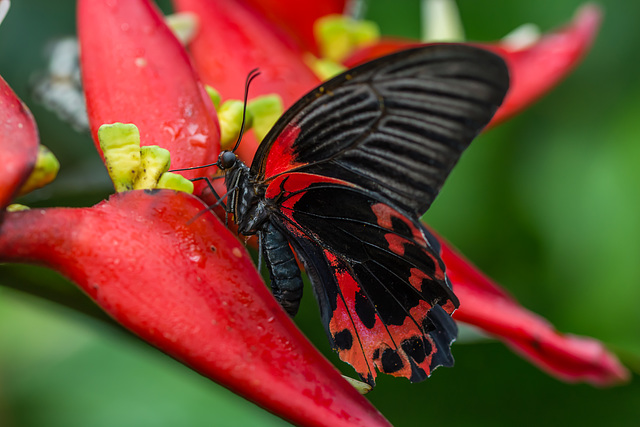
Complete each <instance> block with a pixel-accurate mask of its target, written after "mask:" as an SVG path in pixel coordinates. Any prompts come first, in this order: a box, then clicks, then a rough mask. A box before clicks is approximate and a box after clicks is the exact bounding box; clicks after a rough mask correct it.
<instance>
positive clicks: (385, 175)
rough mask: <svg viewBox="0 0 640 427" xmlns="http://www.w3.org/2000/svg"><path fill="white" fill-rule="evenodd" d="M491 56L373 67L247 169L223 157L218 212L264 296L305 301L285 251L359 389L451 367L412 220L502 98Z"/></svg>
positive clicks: (447, 313) (447, 323) (446, 48)
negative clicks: (255, 265) (255, 245)
mask: <svg viewBox="0 0 640 427" xmlns="http://www.w3.org/2000/svg"><path fill="white" fill-rule="evenodd" d="M508 81H509V77H508V71H507V68H506V66H505V64H504V62H503V61H502V60H501V59H500V58H499V57H497V56H496V55H494V54H492V53H489V52H486V51H484V50H481V49H478V48H474V47H469V46H464V45H446V44H443V45H432V46H426V47H420V48H416V49H411V50H407V51H403V52H398V53H395V54H392V55H389V56H385V57H383V58H379V59H376V60H374V61H371V62H369V63H366V64H364V65H361V66H359V67H356V68H354V69H351V70H349V71H346V72H345V73H343V74H341V75H339V76H337V77H335V78H333V79H331V80H329V81H328V82H326V83H324V84H322V85H321V86H319V87H318V88H316V89H314V90H313V91H311V92H310V93H308V94H307V95H305V96H304V97H303V98H302V99H300V100H299V101H298V102H297V103H296V104H295V105H294V106H293V107H291V108H290V109H289V110H288V111H287V112H286V113H285V114H284V115H283V116H282V118H281V119H280V120H279V121H278V122H277V123H276V124H275V126H274V127H273V129H272V130H271V131H270V133H269V134H268V135H267V136H266V138H265V140H264V141H263V142H262V144H261V145H260V148H259V149H258V152H257V153H256V156H255V159H254V161H253V163H252V165H251V168H248V167H247V166H246V165H245V164H244V163H242V162H241V161H240V160H239V159H238V158H237V157H236V155H235V154H234V153H233V152H232V151H224V152H222V153H221V154H220V157H219V159H218V162H217V165H218V166H219V167H220V169H222V170H224V171H225V173H226V175H225V182H226V185H227V188H228V189H229V190H230V192H229V193H228V194H229V198H228V203H227V211H228V212H229V213H232V214H234V216H235V221H236V223H237V225H238V230H239V232H240V233H242V234H244V235H251V234H256V233H257V234H258V236H259V237H260V240H261V247H262V251H263V254H264V257H265V259H266V263H267V266H268V268H269V272H270V275H271V287H272V290H273V294H274V296H275V297H276V299H277V300H278V301H279V302H280V304H281V305H282V306H283V307H284V308H285V309H286V310H287V312H288V313H289V314H290V315H292V316H293V315H295V314H296V312H297V310H298V305H299V303H300V298H301V297H302V280H301V278H300V271H299V269H298V266H297V263H296V260H295V258H294V255H293V252H292V250H291V248H293V250H294V251H295V252H296V254H297V255H298V257H299V258H300V260H301V261H302V263H303V264H304V266H305V269H306V271H307V273H308V275H309V278H310V279H311V283H312V284H313V289H314V291H315V295H316V298H317V300H318V303H319V304H320V311H321V314H322V321H323V323H324V326H325V329H326V331H327V334H328V335H329V341H330V342H331V344H332V346H333V348H335V349H336V350H337V351H338V353H339V355H340V358H341V359H342V360H344V361H346V362H349V363H350V364H351V365H353V367H354V368H355V369H356V371H357V372H358V374H360V376H361V377H362V379H363V380H364V381H366V382H367V383H369V384H371V385H373V384H374V380H375V377H376V368H377V369H378V370H379V371H381V372H385V373H388V374H392V375H395V376H405V377H407V378H409V379H410V380H411V381H413V382H415V381H421V380H424V379H425V378H427V377H428V376H429V375H430V373H431V371H432V370H433V369H434V368H436V367H437V366H440V365H443V366H451V365H453V357H452V356H451V351H450V348H449V347H450V345H451V343H452V342H453V341H454V340H455V338H456V335H457V327H456V324H455V322H454V321H453V320H452V319H451V314H452V313H453V311H454V310H455V309H456V308H457V307H458V305H459V302H458V299H457V298H456V296H455V295H454V293H453V291H452V289H451V283H450V282H449V280H448V278H447V276H446V274H445V266H444V264H443V263H442V260H441V259H440V257H439V251H440V248H439V245H438V242H437V241H436V239H435V238H434V237H433V236H432V235H431V234H430V233H429V232H428V231H427V230H426V229H425V228H424V226H422V225H421V223H420V221H419V217H420V216H421V215H422V214H423V213H424V212H425V211H426V210H427V209H428V208H429V206H430V205H431V203H432V202H433V200H434V198H435V197H436V195H437V194H438V192H439V190H440V187H441V186H442V184H443V182H444V180H445V178H446V177H447V176H448V175H449V172H450V171H451V169H452V168H453V166H454V165H455V164H456V162H457V161H458V158H459V157H460V154H461V153H462V151H463V150H464V149H465V148H466V147H467V146H468V145H469V143H470V142H471V140H472V139H473V138H474V137H475V136H476V135H477V134H478V133H479V132H480V130H481V129H482V128H483V127H484V126H485V125H486V124H487V123H488V122H489V120H490V119H491V117H492V116H493V113H494V112H495V110H496V109H497V107H498V106H499V105H500V103H501V102H502V100H503V98H504V96H505V93H506V91H507V88H508Z"/></svg>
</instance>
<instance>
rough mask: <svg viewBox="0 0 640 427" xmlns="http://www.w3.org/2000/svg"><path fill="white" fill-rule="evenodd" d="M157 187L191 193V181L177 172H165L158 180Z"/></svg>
mask: <svg viewBox="0 0 640 427" xmlns="http://www.w3.org/2000/svg"><path fill="white" fill-rule="evenodd" d="M157 188H166V189H169V190H177V191H184V192H185V193H190V194H192V193H193V182H191V181H189V180H188V179H187V178H185V177H183V176H182V175H178V174H177V173H172V172H165V173H163V174H162V175H161V176H160V179H159V180H158V185H157Z"/></svg>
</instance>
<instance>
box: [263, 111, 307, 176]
mask: <svg viewBox="0 0 640 427" xmlns="http://www.w3.org/2000/svg"><path fill="white" fill-rule="evenodd" d="M299 133H300V128H299V127H297V126H296V125H294V124H291V123H290V124H288V125H287V126H286V127H285V128H284V130H283V131H282V133H280V135H278V138H276V140H275V141H273V144H272V145H271V149H270V150H269V154H268V156H267V159H266V163H265V177H267V178H268V177H270V176H274V175H277V174H279V173H283V172H286V171H288V170H289V169H291V168H292V167H295V166H298V165H299V164H296V163H294V158H293V150H292V148H291V147H292V146H293V143H294V141H295V140H296V138H297V137H298V134H299Z"/></svg>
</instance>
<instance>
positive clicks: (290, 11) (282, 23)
mask: <svg viewBox="0 0 640 427" xmlns="http://www.w3.org/2000/svg"><path fill="white" fill-rule="evenodd" d="M245 2H246V3H248V4H249V5H251V7H253V8H254V9H256V10H257V11H259V12H260V13H262V14H263V15H264V16H265V17H267V18H268V19H269V20H270V21H271V22H273V23H274V24H276V25H278V26H279V27H280V28H282V29H284V30H285V31H286V32H287V34H289V35H290V36H291V37H293V38H294V39H295V40H297V41H298V42H299V44H300V45H301V46H302V47H303V48H304V49H305V50H308V51H311V52H312V53H313V54H314V55H318V46H317V44H316V39H315V36H314V34H313V25H314V23H315V22H316V20H318V19H319V18H322V17H323V16H326V15H331V14H341V13H343V12H344V11H345V6H346V3H347V2H346V1H345V0H323V1H299V0H245Z"/></svg>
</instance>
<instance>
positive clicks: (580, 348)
mask: <svg viewBox="0 0 640 427" xmlns="http://www.w3.org/2000/svg"><path fill="white" fill-rule="evenodd" d="M438 239H439V240H440V243H441V244H442V259H443V261H444V263H445V265H446V266H447V275H448V276H449V278H450V279H451V283H452V284H453V289H454V291H455V293H456V295H457V296H458V298H460V308H459V309H458V310H457V311H456V312H455V313H454V316H453V317H454V318H455V319H456V320H458V321H460V322H464V323H468V324H470V325H473V326H476V327H478V328H480V329H482V330H483V331H484V332H486V333H488V334H490V335H494V336H495V337H496V338H498V339H499V340H501V341H503V342H504V343H505V344H507V345H508V346H509V347H511V348H512V349H513V350H515V351H516V352H517V353H519V354H520V355H522V356H523V357H524V358H526V359H528V360H529V361H531V363H533V364H535V365H536V366H538V367H540V368H541V369H542V370H544V371H546V372H548V373H549V374H551V375H553V376H556V377H558V378H560V379H563V380H565V381H570V382H576V381H586V382H589V383H592V384H595V385H599V386H607V385H613V384H616V383H620V382H623V381H627V380H628V379H629V372H628V371H627V370H626V369H625V368H624V366H622V365H621V364H620V362H619V360H618V359H617V358H616V356H615V355H613V354H612V353H610V352H609V351H608V350H607V349H606V348H605V347H604V346H603V345H602V343H601V342H600V341H597V340H595V339H593V338H587V337H579V336H574V335H564V334H562V333H560V332H558V331H556V330H555V328H554V327H553V325H551V324H550V323H549V322H548V321H547V320H545V319H543V318H542V317H540V316H538V315H536V314H534V313H532V312H530V311H528V310H526V309H525V308H524V307H522V306H521V305H519V304H518V302H517V301H516V300H515V299H513V298H512V297H511V296H509V295H508V294H507V293H506V292H505V291H503V290H502V289H500V288H499V287H498V286H497V285H496V284H495V283H493V282H492V281H491V280H490V279H489V278H487V277H486V276H485V275H483V274H482V273H481V272H480V271H478V269H477V268H476V267H474V266H473V265H472V264H471V263H470V262H469V261H468V260H466V259H465V258H464V257H463V256H462V255H460V254H459V253H458V252H456V251H455V250H453V249H452V248H451V246H450V245H449V244H448V243H447V242H446V241H444V240H443V239H442V238H440V237H438Z"/></svg>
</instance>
